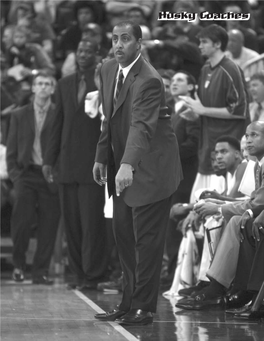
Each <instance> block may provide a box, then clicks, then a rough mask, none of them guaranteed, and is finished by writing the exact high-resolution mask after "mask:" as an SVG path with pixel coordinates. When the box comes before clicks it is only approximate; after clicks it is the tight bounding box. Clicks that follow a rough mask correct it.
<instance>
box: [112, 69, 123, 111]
mask: <svg viewBox="0 0 264 341" xmlns="http://www.w3.org/2000/svg"><path fill="white" fill-rule="evenodd" d="M123 80H124V75H123V71H122V69H121V70H120V71H119V75H118V80H117V85H116V92H115V96H114V107H115V105H116V102H117V99H118V96H119V93H120V91H121V88H122V86H123Z"/></svg>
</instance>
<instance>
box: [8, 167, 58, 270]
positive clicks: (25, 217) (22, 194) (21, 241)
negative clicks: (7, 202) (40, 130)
mask: <svg viewBox="0 0 264 341" xmlns="http://www.w3.org/2000/svg"><path fill="white" fill-rule="evenodd" d="M14 190H15V201H14V206H13V212H12V219H11V236H12V240H13V263H14V267H16V268H22V269H25V265H26V255H25V254H26V251H27V248H28V244H29V240H30V235H31V227H32V224H33V223H35V222H37V230H36V239H37V249H36V252H35V255H34V260H33V268H32V275H33V276H39V275H46V274H47V273H48V270H49V265H50V260H51V257H52V254H53V251H54V245H55V240H56V235H57V230H58V225H59V219H60V204H59V195H58V192H56V193H54V192H51V190H50V188H49V185H48V184H47V182H46V181H45V179H44V177H43V175H42V171H41V168H40V167H38V168H36V167H34V168H33V167H30V168H29V169H28V170H26V171H25V172H24V173H23V174H22V175H21V177H20V178H19V179H18V180H17V181H16V182H15V183H14Z"/></svg>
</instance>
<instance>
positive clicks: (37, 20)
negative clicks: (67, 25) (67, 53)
mask: <svg viewBox="0 0 264 341" xmlns="http://www.w3.org/2000/svg"><path fill="white" fill-rule="evenodd" d="M13 4H14V5H13V8H12V9H11V10H10V13H9V22H10V23H14V24H16V25H19V26H25V27H27V28H29V29H30V30H31V35H30V42H31V43H36V44H39V45H41V46H43V48H44V50H45V52H46V53H47V54H48V55H49V56H50V57H51V58H52V56H53V40H54V39H55V34H54V31H53V29H52V27H51V25H50V23H49V22H48V21H47V20H45V18H43V17H40V16H38V15H37V14H36V12H35V9H34V3H33V2H29V1H14V2H13Z"/></svg>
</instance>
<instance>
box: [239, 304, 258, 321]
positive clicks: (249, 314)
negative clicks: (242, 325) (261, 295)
mask: <svg viewBox="0 0 264 341" xmlns="http://www.w3.org/2000/svg"><path fill="white" fill-rule="evenodd" d="M233 317H234V318H237V319H248V320H260V319H264V306H261V307H260V308H259V310H256V311H252V310H251V309H250V310H247V311H245V312H243V313H239V314H235V315H234V316H233Z"/></svg>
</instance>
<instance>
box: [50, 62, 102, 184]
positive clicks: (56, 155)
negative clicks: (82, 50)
mask: <svg viewBox="0 0 264 341" xmlns="http://www.w3.org/2000/svg"><path fill="white" fill-rule="evenodd" d="M93 75H94V68H92V69H91V70H90V71H89V72H88V75H87V74H86V76H87V77H86V79H88V81H87V92H90V91H93V90H96V87H95V84H94V80H93ZM77 91H78V79H77V74H76V73H75V74H72V75H69V76H66V77H64V78H62V79H60V80H59V82H58V86H57V91H56V108H55V118H54V122H53V130H52V133H51V137H50V141H49V145H48V148H47V151H46V153H45V155H44V164H45V165H50V166H53V165H54V164H55V163H56V160H57V159H59V182H60V183H73V182H77V183H79V184H88V183H92V184H94V180H93V175H92V169H93V165H94V159H95V150H96V145H97V142H98V139H99V136H100V132H101V131H100V126H101V121H100V118H99V115H98V117H95V118H93V119H92V118H90V117H89V116H88V115H87V114H86V113H85V112H84V98H85V96H84V97H83V100H82V101H81V102H80V103H79V104H78V102H77Z"/></svg>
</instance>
